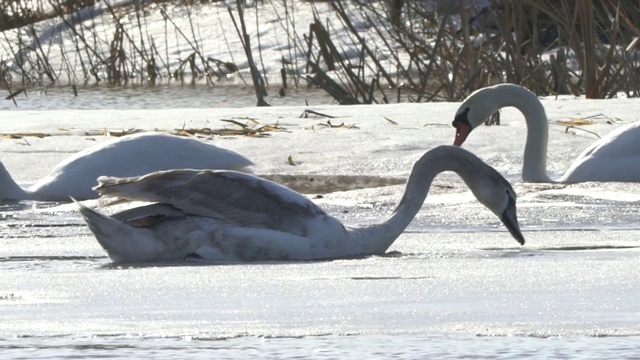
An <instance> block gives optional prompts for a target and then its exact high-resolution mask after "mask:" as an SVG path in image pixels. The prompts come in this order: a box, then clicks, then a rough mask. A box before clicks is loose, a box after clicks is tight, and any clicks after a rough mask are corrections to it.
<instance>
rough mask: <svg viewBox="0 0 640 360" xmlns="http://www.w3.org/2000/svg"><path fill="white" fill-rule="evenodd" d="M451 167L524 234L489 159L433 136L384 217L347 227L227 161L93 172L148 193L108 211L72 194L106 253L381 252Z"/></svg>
mask: <svg viewBox="0 0 640 360" xmlns="http://www.w3.org/2000/svg"><path fill="white" fill-rule="evenodd" d="M443 171H454V172H456V173H457V174H458V175H460V177H462V179H463V180H464V181H465V183H466V184H467V185H468V186H469V187H470V188H471V191H472V192H473V194H474V195H475V196H476V198H478V200H480V202H481V203H483V204H484V205H485V206H487V207H488V208H489V209H490V210H491V211H492V212H493V213H494V214H496V215H497V216H498V217H499V218H500V220H502V222H503V223H504V225H505V226H506V227H507V229H509V231H510V232H511V235H512V236H513V237H514V238H515V239H516V240H517V241H518V242H519V243H520V244H524V237H523V236H522V233H521V232H520V228H519V225H518V221H517V218H516V194H515V193H514V191H513V189H512V188H511V185H510V184H509V182H508V181H506V180H505V179H504V178H503V177H502V176H501V175H500V174H499V173H498V172H497V171H495V170H494V169H493V168H492V167H490V166H488V165H486V164H485V163H483V162H482V161H481V160H480V159H478V158H477V157H476V156H475V155H473V154H471V153H470V152H468V151H466V150H463V149H461V148H459V147H457V146H446V145H445V146H439V147H436V148H434V149H432V150H430V151H428V152H427V153H425V154H424V155H423V156H422V157H421V158H420V159H419V160H418V161H417V162H416V164H415V165H414V167H413V170H412V172H411V175H410V176H409V179H408V181H407V185H406V189H405V193H404V195H403V196H402V199H401V200H400V203H399V204H398V206H397V208H396V209H395V211H394V213H393V214H392V215H391V217H389V218H388V219H387V220H386V221H384V222H382V223H380V224H376V225H370V226H363V227H347V226H344V225H343V224H342V223H341V222H340V221H339V220H337V219H335V218H333V217H331V216H329V215H327V214H326V213H325V212H324V211H323V210H322V209H321V208H319V207H318V206H317V205H315V204H314V203H313V202H312V201H310V200H309V199H308V198H307V197H305V196H303V195H300V194H298V193H296V192H294V191H293V190H290V189H288V188H286V187H284V186H282V185H279V184H277V183H274V182H271V181H269V180H265V179H262V178H259V177H256V176H254V175H251V174H245V173H240V172H235V171H215V170H207V171H205V170H200V171H199V170H169V171H160V172H155V173H151V174H148V175H144V176H140V177H133V178H111V177H100V178H99V179H98V182H99V185H98V186H96V187H95V188H94V189H95V190H96V191H97V192H98V193H100V195H102V196H111V197H118V198H122V199H127V200H132V201H135V200H140V201H146V202H152V203H153V204H151V205H145V206H141V207H136V208H132V209H130V210H125V211H123V212H120V213H117V214H114V215H112V216H110V217H109V216H105V215H102V214H100V213H98V212H96V211H94V210H92V209H90V208H88V207H85V206H83V205H81V204H80V203H78V205H79V208H80V212H81V213H82V215H83V217H84V219H85V220H86V222H87V224H88V225H89V228H90V229H91V231H92V232H93V234H94V235H95V237H96V238H97V240H98V242H99V243H100V245H101V246H102V247H103V248H104V249H105V250H106V251H107V253H108V254H109V257H110V258H111V259H112V261H113V262H117V263H120V262H157V261H182V260H185V259H189V258H197V259H204V260H207V261H212V262H249V261H265V260H288V261H295V260H321V259H335V258H348V257H356V256H366V255H379V254H383V253H384V252H385V251H386V250H387V249H388V248H389V246H391V244H393V242H394V241H395V240H396V238H397V237H398V236H400V234H401V233H402V232H403V231H404V230H405V228H406V227H407V226H408V225H409V223H410V222H411V221H412V220H413V218H414V216H415V215H416V214H417V213H418V211H419V210H420V208H421V207H422V204H423V203H424V200H425V198H426V197H427V192H428V191H429V187H430V186H431V182H432V180H433V178H434V177H435V176H436V175H438V174H439V173H441V172H443Z"/></svg>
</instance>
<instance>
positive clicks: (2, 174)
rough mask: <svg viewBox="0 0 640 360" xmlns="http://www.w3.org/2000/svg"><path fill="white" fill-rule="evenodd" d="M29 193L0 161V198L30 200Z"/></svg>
mask: <svg viewBox="0 0 640 360" xmlns="http://www.w3.org/2000/svg"><path fill="white" fill-rule="evenodd" d="M30 199H31V196H30V194H29V193H28V192H27V191H25V190H24V189H23V188H22V187H20V185H18V184H17V183H16V182H15V180H13V178H12V177H11V174H9V172H8V171H7V169H6V168H5V167H4V164H2V163H1V162H0V200H30Z"/></svg>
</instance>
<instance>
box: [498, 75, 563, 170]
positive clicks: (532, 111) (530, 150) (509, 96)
mask: <svg viewBox="0 0 640 360" xmlns="http://www.w3.org/2000/svg"><path fill="white" fill-rule="evenodd" d="M496 90H497V91H498V93H497V94H495V96H494V97H493V98H494V99H495V100H496V102H497V103H498V108H497V109H496V110H498V109H500V108H503V107H509V106H513V107H515V108H516V109H518V110H520V112H522V115H524V119H525V120H526V122H527V141H526V143H525V147H524V159H523V162H522V180H524V181H530V182H551V179H550V178H549V175H547V144H548V142H549V122H548V121H547V114H546V113H545V111H544V106H542V103H541V102H540V100H539V99H538V97H537V96H536V95H535V94H534V93H532V92H531V91H529V90H527V89H525V88H523V87H520V86H515V85H512V86H500V87H496Z"/></svg>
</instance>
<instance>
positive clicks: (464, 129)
mask: <svg viewBox="0 0 640 360" xmlns="http://www.w3.org/2000/svg"><path fill="white" fill-rule="evenodd" d="M470 132H471V127H469V126H468V125H465V124H457V125H456V138H455V140H454V141H453V145H456V146H460V145H462V143H464V141H465V140H467V136H469V133H470Z"/></svg>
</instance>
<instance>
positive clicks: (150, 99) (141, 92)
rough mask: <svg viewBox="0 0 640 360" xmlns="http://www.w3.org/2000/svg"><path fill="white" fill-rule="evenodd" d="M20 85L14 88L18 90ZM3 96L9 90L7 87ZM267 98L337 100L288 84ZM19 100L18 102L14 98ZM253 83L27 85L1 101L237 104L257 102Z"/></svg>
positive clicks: (54, 105) (278, 102) (25, 106)
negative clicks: (279, 92) (280, 93)
mask: <svg viewBox="0 0 640 360" xmlns="http://www.w3.org/2000/svg"><path fill="white" fill-rule="evenodd" d="M16 90H17V88H14V89H12V91H14V92H15V91H16ZM0 91H2V92H4V93H5V95H4V96H2V97H3V98H4V97H5V96H7V95H8V94H9V92H8V91H7V90H0ZM269 95H271V96H269V97H267V98H266V100H267V102H268V103H269V104H271V105H272V106H285V105H292V106H293V105H300V106H303V105H306V104H310V105H322V104H333V103H334V100H333V98H332V97H331V96H330V95H328V94H327V93H326V92H325V91H324V90H322V89H318V88H306V87H300V88H288V89H286V91H285V95H284V96H280V95H279V94H278V89H277V88H273V89H270V94H269ZM14 101H15V102H14ZM256 103H257V101H256V96H255V92H254V90H253V87H251V86H237V85H218V86H206V85H202V84H195V85H191V84H185V85H180V84H160V85H155V86H142V85H129V86H107V85H86V86H78V87H77V88H76V93H74V90H73V88H72V87H71V86H51V87H46V86H39V87H31V88H27V89H26V92H24V93H21V94H19V95H17V96H16V97H15V98H14V99H13V100H11V99H4V100H2V101H0V110H70V109H76V110H96V109H125V110H126V109H177V108H218V107H225V108H230V107H233V108H237V107H252V106H256Z"/></svg>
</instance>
